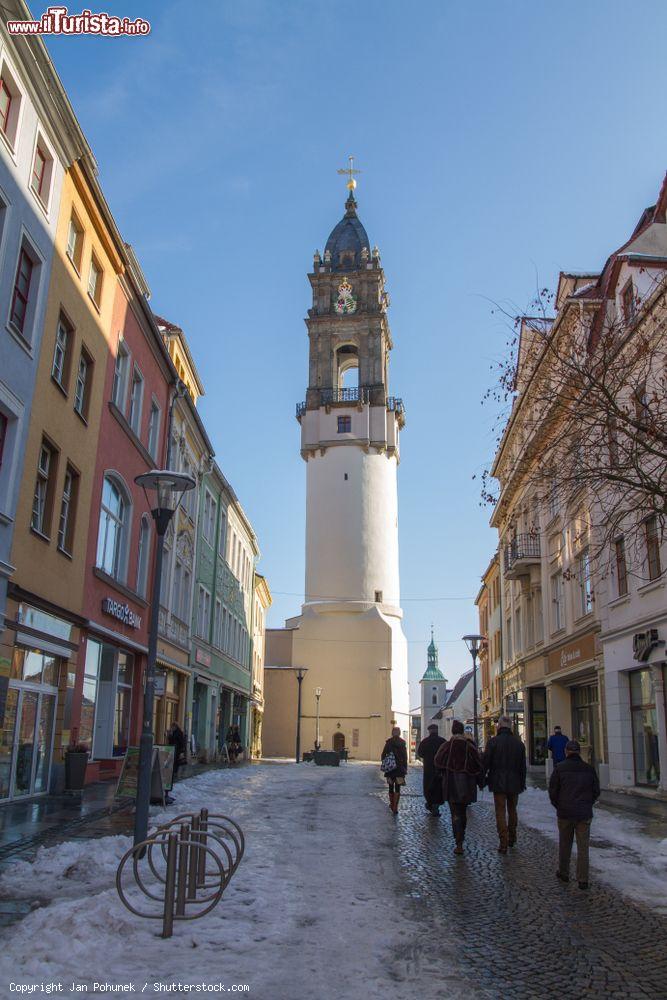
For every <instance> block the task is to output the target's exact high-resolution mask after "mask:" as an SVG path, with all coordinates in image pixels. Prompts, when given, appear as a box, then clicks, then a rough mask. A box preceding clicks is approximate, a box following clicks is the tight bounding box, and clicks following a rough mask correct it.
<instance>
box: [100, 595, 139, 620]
mask: <svg viewBox="0 0 667 1000" xmlns="http://www.w3.org/2000/svg"><path fill="white" fill-rule="evenodd" d="M102 611H103V612H104V614H105V615H111V617H112V618H117V619H118V621H119V622H122V623H123V625H129V626H130V628H141V615H137V614H135V613H134V611H132V609H131V608H130V605H129V604H122V603H121V602H120V601H114V600H113V598H111V597H105V598H104V600H103V601H102Z"/></svg>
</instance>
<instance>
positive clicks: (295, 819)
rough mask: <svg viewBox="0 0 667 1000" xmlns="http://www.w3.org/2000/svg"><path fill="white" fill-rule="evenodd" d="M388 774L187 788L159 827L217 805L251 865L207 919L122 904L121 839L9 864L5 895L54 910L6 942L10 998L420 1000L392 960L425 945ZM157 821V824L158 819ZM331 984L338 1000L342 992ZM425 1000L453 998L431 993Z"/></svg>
mask: <svg viewBox="0 0 667 1000" xmlns="http://www.w3.org/2000/svg"><path fill="white" fill-rule="evenodd" d="M382 788H383V782H382V781H381V778H380V775H379V770H378V768H377V766H375V767H374V768H369V767H364V766H360V765H354V764H348V765H345V766H344V767H340V768H315V767H313V766H304V767H295V766H294V765H293V764H292V765H259V766H253V767H252V768H242V769H239V770H224V771H212V772H209V773H207V774H205V775H200V776H198V777H196V778H191V779H189V780H187V781H183V782H181V783H179V784H178V785H177V786H176V788H175V790H174V795H175V796H176V797H177V802H176V803H174V805H173V806H171V807H170V808H169V809H167V810H160V817H161V818H162V817H166V816H169V817H171V816H176V815H178V814H179V813H181V812H184V811H187V810H189V809H193V810H198V809H199V808H201V807H202V806H207V807H208V808H209V810H210V811H215V812H222V813H226V814H227V815H230V816H232V817H233V818H235V819H237V821H238V822H240V824H241V826H242V827H243V829H244V832H245V835H246V854H245V857H244V859H243V861H242V862H241V865H240V866H239V869H238V871H237V873H236V875H235V876H234V877H233V879H232V881H231V883H230V884H229V886H228V887H227V889H226V891H225V894H224V896H223V899H222V900H221V902H220V903H219V904H218V906H217V907H216V908H215V909H214V910H213V911H212V912H211V913H209V914H208V915H207V916H206V917H203V918H202V919H200V920H196V921H188V922H177V923H176V924H175V928H174V936H173V938H171V939H170V940H169V941H163V940H162V938H161V937H159V934H160V930H161V925H160V922H159V921H157V920H156V921H152V920H144V919H141V918H138V917H136V916H134V915H133V914H131V913H130V912H129V911H128V910H126V909H125V907H124V906H123V905H122V904H121V902H120V900H119V898H118V896H117V894H116V890H115V887H114V876H115V869H116V866H117V863H118V860H119V858H120V857H121V855H122V854H123V852H124V851H125V850H127V847H129V845H130V839H129V838H125V837H107V838H104V839H101V840H96V841H90V840H83V839H77V840H74V841H70V842H68V843H66V844H62V845H59V846H55V847H49V848H42V849H40V850H39V852H38V854H37V856H36V858H35V861H34V862H33V863H28V862H16V863H14V864H12V866H11V868H10V870H9V871H7V872H6V873H5V874H4V875H3V876H2V879H1V880H0V892H2V893H3V894H6V895H13V896H16V895H17V894H18V893H19V892H20V893H21V894H22V895H24V896H27V897H32V898H37V897H39V898H42V899H44V898H52V899H53V902H51V904H50V905H47V906H43V907H40V908H38V909H36V910H33V911H32V912H31V913H30V914H29V915H28V916H27V917H26V918H25V919H24V920H23V921H22V922H21V923H19V924H16V925H14V926H13V927H12V928H10V929H9V931H8V933H7V934H6V935H5V942H4V948H3V951H2V954H1V955H0V991H2V990H1V987H2V985H4V986H5V988H6V989H7V994H6V995H9V992H8V985H9V983H10V982H14V983H22V984H25V985H28V984H37V985H38V988H39V984H40V983H46V982H48V981H56V982H57V981H60V982H62V983H64V984H65V986H66V989H65V995H67V991H68V989H69V987H68V986H67V984H70V983H85V984H87V985H88V986H89V987H90V989H91V992H92V988H93V987H92V984H93V983H94V982H95V981H97V982H107V983H114V984H120V983H134V984H136V989H137V992H141V988H142V986H143V985H144V983H147V984H149V985H148V988H147V990H146V992H147V993H148V994H152V993H154V992H156V991H155V989H154V987H153V985H152V984H154V983H161V984H168V983H179V982H180V983H193V984H196V983H209V984H210V983H217V982H220V983H223V984H225V985H227V986H231V985H232V984H244V983H247V984H249V986H250V995H251V996H252V997H254V998H256V1000H257V998H261V1000H263V998H266V1000H269V998H271V1000H295V998H298V1000H302V998H303V1000H309V998H313V1000H314V998H317V1000H321V998H322V997H326V996H330V995H332V993H333V992H334V991H335V993H336V994H337V995H339V996H344V997H357V996H359V997H362V996H363V997H364V1000H380V998H381V1000H393V998H401V1000H403V998H406V997H409V996H411V995H412V994H411V986H410V984H409V983H406V982H400V981H397V978H396V976H395V974H394V975H393V976H392V975H391V974H390V971H389V962H388V959H389V958H390V957H391V955H392V954H393V953H395V952H396V951H398V950H400V948H401V947H403V946H404V942H405V940H406V936H407V938H408V939H409V938H413V937H414V936H415V935H417V933H418V932H419V929H420V928H419V924H418V914H417V913H416V912H413V910H412V909H411V905H412V904H409V903H406V901H405V898H404V897H402V896H401V895H399V887H400V878H399V875H398V872H397V868H396V863H395V858H394V854H393V849H394V848H393V845H394V833H393V830H392V825H393V821H392V819H391V817H390V816H389V815H388V810H387V806H386V803H385V801H384V800H380V799H379V798H378V797H377V796H376V795H374V794H373V793H374V792H375V791H377V790H378V789H382ZM155 815H157V813H155ZM334 984H335V990H334ZM420 993H421V996H422V997H424V1000H430V998H431V997H433V998H435V997H436V996H439V997H444V996H446V997H454V996H459V995H462V994H459V993H458V992H456V993H454V992H452V991H451V990H450V991H449V992H445V991H443V990H442V987H440V989H437V988H436V986H435V984H434V986H433V993H432V994H430V993H429V992H428V991H426V992H424V991H420Z"/></svg>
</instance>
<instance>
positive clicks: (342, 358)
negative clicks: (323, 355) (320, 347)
mask: <svg viewBox="0 0 667 1000" xmlns="http://www.w3.org/2000/svg"><path fill="white" fill-rule="evenodd" d="M336 369H337V371H336V380H337V383H338V388H339V389H347V390H350V389H358V388H359V351H358V350H357V348H356V347H355V345H354V344H343V345H342V346H341V347H339V348H338V350H337V351H336Z"/></svg>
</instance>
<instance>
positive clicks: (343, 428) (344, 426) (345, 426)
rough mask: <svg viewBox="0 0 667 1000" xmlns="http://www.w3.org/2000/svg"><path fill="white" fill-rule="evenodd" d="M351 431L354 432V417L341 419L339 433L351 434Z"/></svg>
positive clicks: (339, 419)
mask: <svg viewBox="0 0 667 1000" xmlns="http://www.w3.org/2000/svg"><path fill="white" fill-rule="evenodd" d="M351 430H352V417H339V418H338V433H339V434H349V433H350V431H351Z"/></svg>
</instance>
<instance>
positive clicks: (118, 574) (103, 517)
mask: <svg viewBox="0 0 667 1000" xmlns="http://www.w3.org/2000/svg"><path fill="white" fill-rule="evenodd" d="M128 508H129V505H128V503H127V498H126V497H125V496H124V495H123V493H122V492H121V489H120V486H119V485H118V484H117V483H116V482H115V481H114V480H113V479H110V478H109V477H108V476H105V477H104V485H103V487H102V505H101V509H100V526H99V532H98V535H97V566H98V568H99V569H101V570H103V571H104V572H105V573H107V574H108V575H109V576H112V577H114V579H116V580H120V579H122V576H123V573H124V568H125V538H126V533H127V522H128V520H129V510H128Z"/></svg>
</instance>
